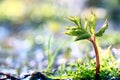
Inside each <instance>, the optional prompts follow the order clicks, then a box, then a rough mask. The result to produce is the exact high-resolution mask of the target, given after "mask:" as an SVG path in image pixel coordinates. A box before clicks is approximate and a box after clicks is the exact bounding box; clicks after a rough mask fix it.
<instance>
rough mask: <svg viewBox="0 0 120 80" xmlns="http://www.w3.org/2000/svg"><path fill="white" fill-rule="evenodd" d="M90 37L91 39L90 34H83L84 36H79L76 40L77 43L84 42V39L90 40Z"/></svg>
mask: <svg viewBox="0 0 120 80" xmlns="http://www.w3.org/2000/svg"><path fill="white" fill-rule="evenodd" d="M90 37H91V35H90V34H88V33H86V34H82V35H80V36H78V37H77V38H76V39H75V41H78V40H83V39H88V38H90Z"/></svg>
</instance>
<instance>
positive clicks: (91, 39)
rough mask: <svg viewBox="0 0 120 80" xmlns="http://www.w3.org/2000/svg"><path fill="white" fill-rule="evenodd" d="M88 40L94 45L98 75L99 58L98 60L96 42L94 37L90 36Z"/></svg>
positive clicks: (97, 73) (97, 74)
mask: <svg viewBox="0 0 120 80" xmlns="http://www.w3.org/2000/svg"><path fill="white" fill-rule="evenodd" d="M89 41H90V42H92V44H93V47H94V51H95V56H96V76H99V72H100V60H99V52H98V47H97V44H96V39H95V37H94V38H90V39H89Z"/></svg>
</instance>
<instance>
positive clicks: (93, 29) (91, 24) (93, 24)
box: [89, 12, 96, 34]
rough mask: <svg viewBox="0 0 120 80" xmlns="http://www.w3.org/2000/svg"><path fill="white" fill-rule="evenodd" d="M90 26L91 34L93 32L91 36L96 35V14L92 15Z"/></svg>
mask: <svg viewBox="0 0 120 80" xmlns="http://www.w3.org/2000/svg"><path fill="white" fill-rule="evenodd" d="M91 13H92V12H91ZM89 25H90V32H91V34H94V32H95V28H96V16H95V14H94V13H92V16H91V19H90V21H89Z"/></svg>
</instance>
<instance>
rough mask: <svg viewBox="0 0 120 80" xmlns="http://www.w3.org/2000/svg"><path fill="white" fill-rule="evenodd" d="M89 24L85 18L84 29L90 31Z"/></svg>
mask: <svg viewBox="0 0 120 80" xmlns="http://www.w3.org/2000/svg"><path fill="white" fill-rule="evenodd" d="M88 24H89V22H88V20H87V19H86V18H85V22H84V29H85V30H86V31H87V29H88Z"/></svg>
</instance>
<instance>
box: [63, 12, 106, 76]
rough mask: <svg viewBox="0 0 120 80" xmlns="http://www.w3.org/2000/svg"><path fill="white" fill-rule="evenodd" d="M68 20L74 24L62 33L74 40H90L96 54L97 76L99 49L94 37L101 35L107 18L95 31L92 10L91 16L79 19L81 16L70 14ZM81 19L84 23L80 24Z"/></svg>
mask: <svg viewBox="0 0 120 80" xmlns="http://www.w3.org/2000/svg"><path fill="white" fill-rule="evenodd" d="M68 19H69V20H70V21H72V22H73V23H75V26H72V27H66V30H67V31H65V32H64V33H65V34H67V35H70V36H75V37H76V38H75V41H79V40H85V39H87V40H88V41H90V42H91V43H92V45H93V47H94V51H95V56H96V77H97V76H99V73H100V60H99V51H98V46H97V42H96V40H97V39H96V37H101V36H103V33H104V32H105V30H106V29H107V28H108V22H107V20H106V21H105V22H104V24H103V26H102V27H101V29H100V30H99V31H98V32H96V31H95V29H96V16H95V14H94V13H93V12H91V18H90V19H87V18H86V17H85V18H84V19H83V20H81V18H79V17H77V16H70V17H68ZM82 21H84V23H83V24H82Z"/></svg>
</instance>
